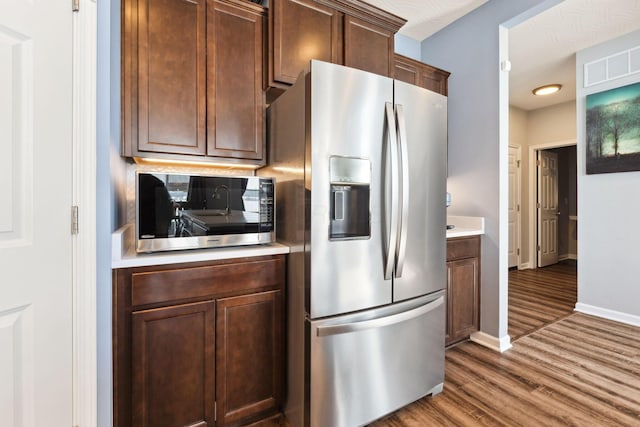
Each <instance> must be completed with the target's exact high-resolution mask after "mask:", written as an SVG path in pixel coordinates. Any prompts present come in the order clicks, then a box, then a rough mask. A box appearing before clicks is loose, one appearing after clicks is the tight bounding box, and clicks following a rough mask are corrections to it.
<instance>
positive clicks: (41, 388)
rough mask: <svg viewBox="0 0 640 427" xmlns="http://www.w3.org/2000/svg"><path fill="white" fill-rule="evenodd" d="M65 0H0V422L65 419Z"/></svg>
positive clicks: (68, 403)
mask: <svg viewBox="0 0 640 427" xmlns="http://www.w3.org/2000/svg"><path fill="white" fill-rule="evenodd" d="M71 18H72V12H71V3H70V2H69V1H60V0H56V1H53V0H39V1H38V0H35V1H25V0H5V1H3V2H2V4H1V5H0V184H1V185H2V187H1V188H2V200H3V204H2V207H1V208H0V270H1V271H2V281H1V286H0V425H1V426H44V425H50V426H70V425H71V424H72V353H71V352H72V341H71V338H72V336H71V331H72V324H71V320H72V319H71V313H72V306H71V304H72V274H71V272H72V257H71V253H72V245H71V234H70V231H69V230H70V220H69V212H70V206H71V190H72V181H71V168H72V162H71V160H72V156H71V148H72V145H71V143H72V127H71V126H72V116H71V113H72V109H71V94H72V89H71V69H72V67H71V30H72V24H71Z"/></svg>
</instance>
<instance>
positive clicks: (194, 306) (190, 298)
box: [113, 255, 285, 427]
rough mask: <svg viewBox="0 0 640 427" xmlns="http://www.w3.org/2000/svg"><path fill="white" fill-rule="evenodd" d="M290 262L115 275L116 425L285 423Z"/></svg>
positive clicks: (260, 260)
mask: <svg viewBox="0 0 640 427" xmlns="http://www.w3.org/2000/svg"><path fill="white" fill-rule="evenodd" d="M284 265H285V258H284V255H273V256H265V257H255V258H241V259H234V260H225V261H212V262H200V263H189V264H174V265H165V266H153V267H135V268H124V269H117V270H114V271H113V359H114V361H113V367H114V426H116V427H129V426H135V427H164V426H166V427H177V426H178V427H182V426H190V427H193V426H197V427H205V426H208V427H212V426H239V425H245V424H248V423H252V422H255V421H258V420H261V419H263V418H268V417H270V416H272V415H274V414H277V413H278V412H279V411H280V409H281V403H282V396H283V384H284V378H283V375H284V358H283V354H284V338H283V337H284V335H283V333H284V311H283V310H284V302H283V298H284V297H283V293H284V280H285V276H284V274H285V270H284Z"/></svg>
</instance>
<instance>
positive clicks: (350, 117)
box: [259, 61, 447, 427]
mask: <svg viewBox="0 0 640 427" xmlns="http://www.w3.org/2000/svg"><path fill="white" fill-rule="evenodd" d="M267 114H268V129H269V130H268V135H269V140H268V141H269V160H268V166H267V167H265V168H263V169H261V170H260V171H259V174H261V175H262V174H263V175H269V176H275V177H276V195H277V200H276V209H277V210H276V218H277V225H276V230H277V236H278V240H279V241H282V242H285V243H287V244H289V245H290V246H291V253H290V256H289V261H288V266H287V270H288V277H287V295H286V298H287V306H288V309H287V310H288V312H287V323H288V325H287V329H288V330H287V335H288V336H287V348H288V350H287V366H288V372H287V398H286V402H285V413H286V416H287V418H288V420H289V422H290V424H291V425H292V426H293V427H297V426H322V427H326V426H358V425H363V424H366V423H369V422H371V421H373V420H375V419H378V418H380V417H382V416H384V415H386V414H388V413H390V412H392V411H394V410H396V409H398V408H400V407H402V406H404V405H406V404H408V403H410V402H412V401H415V400H417V399H419V398H421V397H423V396H425V395H428V394H430V393H431V394H436V393H439V392H440V391H441V390H442V385H443V381H444V334H445V309H444V307H445V303H444V298H445V296H444V290H443V289H444V287H445V284H446V278H445V270H446V265H445V244H446V240H445V239H446V238H445V228H446V213H445V209H446V208H445V192H446V182H445V180H446V177H445V175H446V169H445V167H446V166H445V165H446V139H447V135H446V132H447V131H446V129H447V125H446V123H447V99H446V97H444V96H442V95H439V94H436V93H434V92H431V91H428V90H426V89H422V88H419V87H417V86H413V85H410V84H406V83H404V82H399V81H394V80H393V79H389V78H387V77H382V76H379V75H375V74H371V73H367V72H364V71H360V70H355V69H351V68H347V67H343V66H339V65H335V64H329V63H325V62H320V61H311V64H310V69H309V70H308V71H307V72H305V73H302V74H301V75H300V77H299V78H298V80H297V82H296V84H295V85H294V86H292V87H291V88H290V89H288V90H287V91H286V92H285V93H284V94H282V95H281V96H280V97H279V98H278V99H277V100H276V101H275V102H273V103H272V104H271V106H270V107H269V109H268V113H267Z"/></svg>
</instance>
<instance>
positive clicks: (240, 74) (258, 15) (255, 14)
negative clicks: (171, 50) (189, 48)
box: [207, 1, 266, 160]
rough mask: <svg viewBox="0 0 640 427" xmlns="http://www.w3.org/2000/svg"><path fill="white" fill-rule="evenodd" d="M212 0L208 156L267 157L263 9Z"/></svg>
mask: <svg viewBox="0 0 640 427" xmlns="http://www.w3.org/2000/svg"><path fill="white" fill-rule="evenodd" d="M251 6H252V4H247V3H246V2H235V3H231V2H225V1H213V2H210V3H209V10H208V13H209V16H208V19H207V25H208V26H207V47H208V51H207V100H208V104H207V155H209V156H217V157H232V158H238V159H251V160H261V159H262V158H263V155H264V145H265V144H264V143H265V127H264V92H263V90H262V74H263V72H262V67H263V40H264V30H265V29H266V28H265V24H266V16H265V13H264V10H263V9H262V7H251Z"/></svg>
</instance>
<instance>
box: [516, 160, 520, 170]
mask: <svg viewBox="0 0 640 427" xmlns="http://www.w3.org/2000/svg"><path fill="white" fill-rule="evenodd" d="M516 167H518V168H519V167H520V160H516Z"/></svg>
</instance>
